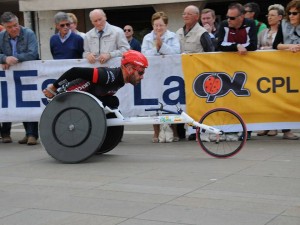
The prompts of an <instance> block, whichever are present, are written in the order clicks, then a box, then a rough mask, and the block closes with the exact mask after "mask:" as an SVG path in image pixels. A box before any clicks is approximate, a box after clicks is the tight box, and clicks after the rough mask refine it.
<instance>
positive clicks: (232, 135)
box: [226, 133, 239, 141]
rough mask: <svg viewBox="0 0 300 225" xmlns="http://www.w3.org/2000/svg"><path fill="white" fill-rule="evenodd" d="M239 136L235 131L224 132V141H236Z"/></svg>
mask: <svg viewBox="0 0 300 225" xmlns="http://www.w3.org/2000/svg"><path fill="white" fill-rule="evenodd" d="M238 140H239V136H238V135H237V134H236V133H228V134H226V141H238Z"/></svg>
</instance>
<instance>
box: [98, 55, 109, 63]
mask: <svg viewBox="0 0 300 225" xmlns="http://www.w3.org/2000/svg"><path fill="white" fill-rule="evenodd" d="M110 58H111V56H110V54H109V53H102V54H100V56H99V62H100V63H101V64H103V63H106V62H107V61H108V60H109V59H110Z"/></svg>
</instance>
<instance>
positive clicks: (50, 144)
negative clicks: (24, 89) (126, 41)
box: [39, 92, 107, 163]
mask: <svg viewBox="0 0 300 225" xmlns="http://www.w3.org/2000/svg"><path fill="white" fill-rule="evenodd" d="M100 104H101V102H100V101H99V100H98V99H96V98H95V97H93V96H92V95H90V94H88V93H83V92H65V93H62V94H59V95H58V96H56V97H55V98H54V99H53V100H52V101H51V102H50V103H49V104H48V105H47V106H46V108H45V110H44V111H43V113H42V116H41V119H40V124H39V130H40V138H41V142H42V145H43V146H44V148H45V150H46V151H47V153H48V154H49V155H51V156H52V157H53V158H55V159H56V160H58V161H61V162H63V163H79V162H81V161H84V160H86V159H88V158H89V157H91V156H92V155H94V153H95V152H96V151H97V149H99V148H100V146H101V145H102V143H103V141H104V138H105V135H106V129H107V127H106V116H105V113H104V111H103V108H102V107H101V106H100Z"/></svg>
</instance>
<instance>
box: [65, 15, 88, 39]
mask: <svg viewBox="0 0 300 225" xmlns="http://www.w3.org/2000/svg"><path fill="white" fill-rule="evenodd" d="M67 14H68V17H69V21H70V28H71V31H72V32H74V33H75V34H77V35H79V36H80V37H82V38H84V37H85V33H83V32H80V31H79V30H77V24H78V20H77V17H76V16H75V14H74V13H67Z"/></svg>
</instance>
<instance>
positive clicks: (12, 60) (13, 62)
mask: <svg viewBox="0 0 300 225" xmlns="http://www.w3.org/2000/svg"><path fill="white" fill-rule="evenodd" d="M5 61H6V64H8V65H9V66H13V65H16V64H17V63H18V62H19V60H18V59H17V58H16V57H14V56H7V57H6V60H5Z"/></svg>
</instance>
